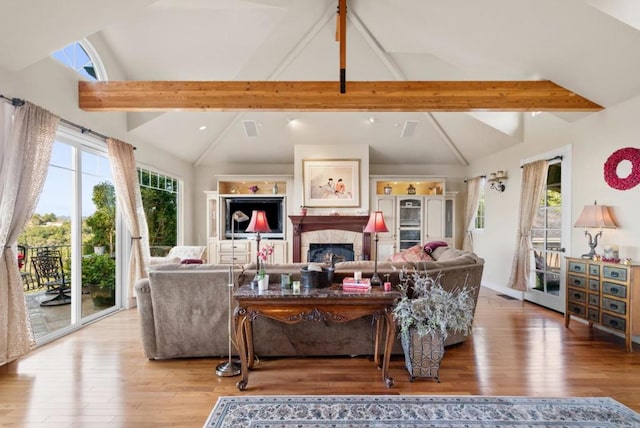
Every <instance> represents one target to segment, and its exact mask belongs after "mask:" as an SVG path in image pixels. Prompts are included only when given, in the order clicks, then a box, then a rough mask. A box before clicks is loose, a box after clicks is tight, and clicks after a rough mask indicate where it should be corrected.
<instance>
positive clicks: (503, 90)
mask: <svg viewBox="0 0 640 428" xmlns="http://www.w3.org/2000/svg"><path fill="white" fill-rule="evenodd" d="M346 85H347V91H346V93H344V94H342V93H340V87H339V82H330V81H328V82H326V81H321V82H315V81H291V82H285V81H252V82H242V81H108V82H85V81H81V82H79V83H78V100H79V106H80V108H81V109H82V110H85V111H170V110H184V111H248V110H252V111H378V112H396V111H416V112H418V111H419V112H466V111H564V112H571V111H573V112H594V111H599V110H602V109H603V107H602V106H600V105H598V104H596V103H594V102H592V101H590V100H588V99H586V98H584V97H582V96H580V95H578V94H576V93H575V92H572V91H570V90H568V89H566V88H563V87H562V86H559V85H557V84H555V83H553V82H551V81H548V80H539V81H380V82H347V83H346Z"/></svg>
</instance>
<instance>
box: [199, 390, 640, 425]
mask: <svg viewBox="0 0 640 428" xmlns="http://www.w3.org/2000/svg"><path fill="white" fill-rule="evenodd" d="M204 426H205V427H207V428H209V427H233V428H241V427H252V428H257V427H263V428H276V427H298V428H312V427H340V428H346V427H358V428H363V427H371V428H373V427H397V428H409V427H455V428H458V427H460V428H462V427H471V428H474V427H501V428H505V427H535V428H540V427H554V428H555V427H583V428H585V427H598V428H606V427H640V414H638V413H636V412H634V411H633V410H631V409H629V408H628V407H625V406H623V405H622V404H620V403H619V402H617V401H615V400H613V399H612V398H602V397H589V398H535V397H479V396H447V395H443V396H426V395H403V396H398V395H372V396H366V395H335V396H319V395H318V396H315V395H298V396H282V395H280V396H278V395H275V396H239V397H220V398H219V399H218V402H217V403H216V405H215V407H214V408H213V410H212V411H211V414H210V415H209V418H208V419H207V422H206V423H205V424H204Z"/></svg>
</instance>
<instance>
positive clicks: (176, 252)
mask: <svg viewBox="0 0 640 428" xmlns="http://www.w3.org/2000/svg"><path fill="white" fill-rule="evenodd" d="M206 248H207V247H204V246H189V245H178V246H176V247H173V248H172V249H171V250H170V251H169V254H167V257H180V260H185V259H202V258H203V256H204V251H205V250H206Z"/></svg>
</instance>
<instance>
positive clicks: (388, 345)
mask: <svg viewBox="0 0 640 428" xmlns="http://www.w3.org/2000/svg"><path fill="white" fill-rule="evenodd" d="M391 311H392V309H390V308H389V309H387V310H386V311H385V314H384V319H385V320H386V323H385V324H386V325H387V337H386V341H385V343H384V358H383V362H382V381H383V382H384V384H385V385H387V388H391V387H392V386H393V384H394V383H395V381H394V380H393V378H392V377H390V376H389V360H390V358H391V350H392V348H393V342H394V340H395V339H396V323H395V322H394V320H393V313H392V312H391Z"/></svg>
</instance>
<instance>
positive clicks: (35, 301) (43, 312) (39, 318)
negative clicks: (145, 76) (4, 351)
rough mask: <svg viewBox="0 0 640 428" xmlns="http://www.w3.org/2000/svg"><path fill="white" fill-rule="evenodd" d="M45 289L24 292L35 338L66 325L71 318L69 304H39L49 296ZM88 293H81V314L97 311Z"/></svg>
mask: <svg viewBox="0 0 640 428" xmlns="http://www.w3.org/2000/svg"><path fill="white" fill-rule="evenodd" d="M49 297H50V296H48V295H45V291H44V290H43V291H35V292H34V291H32V292H28V293H25V298H26V301H27V311H28V313H29V319H30V320H31V328H32V329H33V334H34V335H35V337H36V339H39V338H41V337H43V336H45V335H47V334H49V333H52V332H54V331H56V330H60V329H61V328H64V327H67V326H68V325H69V323H70V320H71V305H60V306H40V302H41V301H42V300H45V299H47V298H49ZM98 310H100V309H96V308H95V307H94V305H93V301H92V300H91V296H90V295H89V294H83V295H82V314H83V316H86V315H89V314H92V313H94V312H97V311H98Z"/></svg>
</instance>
